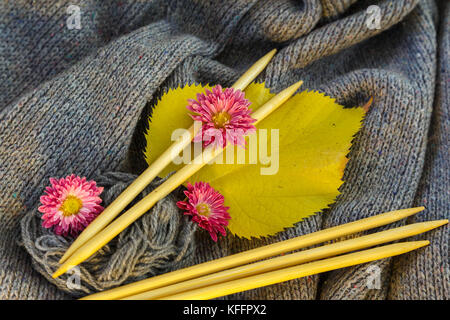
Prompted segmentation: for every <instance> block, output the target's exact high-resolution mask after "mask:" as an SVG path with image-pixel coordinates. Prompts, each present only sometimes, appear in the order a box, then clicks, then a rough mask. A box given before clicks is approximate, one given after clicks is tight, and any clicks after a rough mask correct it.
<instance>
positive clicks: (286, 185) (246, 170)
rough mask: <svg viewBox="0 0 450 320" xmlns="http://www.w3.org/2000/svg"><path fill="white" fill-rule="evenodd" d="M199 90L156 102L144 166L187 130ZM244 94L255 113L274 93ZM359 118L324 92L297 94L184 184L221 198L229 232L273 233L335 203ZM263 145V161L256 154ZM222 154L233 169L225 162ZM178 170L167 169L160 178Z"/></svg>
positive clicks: (254, 87)
mask: <svg viewBox="0 0 450 320" xmlns="http://www.w3.org/2000/svg"><path fill="white" fill-rule="evenodd" d="M205 88H206V87H202V86H201V85H198V86H195V85H193V86H186V87H184V88H182V89H181V88H178V89H175V90H171V91H169V92H168V93H167V94H166V95H164V96H163V97H162V98H161V100H160V101H159V102H158V104H157V105H156V106H155V108H154V110H153V114H152V117H151V120H150V124H149V130H148V132H147V134H146V138H147V147H146V150H145V156H146V160H147V162H148V163H151V162H152V161H153V160H155V159H156V158H157V157H158V156H159V155H160V154H161V153H162V152H163V151H164V150H165V149H167V147H168V146H169V145H170V144H171V143H172V141H171V135H172V132H173V131H174V130H175V129H178V128H186V129H187V128H189V127H190V126H191V125H192V120H191V118H190V117H189V116H188V110H187V109H186V105H187V99H193V98H194V99H195V97H196V94H197V93H200V92H203V91H204V89H205ZM207 88H210V87H207ZM245 96H246V98H247V99H249V100H250V101H251V102H252V105H251V106H250V108H251V109H252V110H253V111H255V110H256V109H257V108H258V107H260V106H261V105H262V104H263V103H264V102H266V101H268V100H269V99H270V98H271V97H273V96H274V94H272V93H270V91H269V89H267V88H265V87H264V84H258V83H252V84H251V85H250V86H249V87H248V88H247V89H246V90H245ZM364 114H365V111H364V109H363V108H361V107H356V108H344V107H342V106H340V105H339V104H337V103H336V102H335V100H334V99H332V98H330V97H327V96H325V95H324V94H323V93H318V92H313V91H303V92H301V93H299V94H296V95H295V96H293V97H292V98H291V99H290V100H289V101H288V102H286V103H285V104H284V105H283V106H281V107H280V108H279V109H277V110H276V111H275V112H273V113H272V114H271V115H269V116H268V117H267V118H266V119H264V120H263V121H261V122H260V123H258V124H257V126H256V127H257V129H258V130H257V133H256V134H254V135H253V136H252V137H248V138H247V142H248V145H247V148H246V149H245V150H244V149H240V150H239V148H240V147H234V146H230V147H229V148H228V149H230V150H226V151H225V152H224V153H223V163H224V164H217V163H214V164H208V165H206V166H205V167H203V168H202V169H201V170H200V171H198V172H197V173H196V174H195V175H194V176H192V177H191V178H190V179H189V182H191V183H194V182H197V181H205V182H208V183H209V184H210V185H211V186H212V187H213V188H214V189H216V190H217V191H219V192H220V193H222V194H223V196H224V197H225V205H226V206H229V207H230V210H229V213H230V216H231V220H230V223H229V225H228V229H229V231H230V232H231V233H233V234H235V235H237V236H240V237H245V238H251V237H262V236H269V235H273V234H275V233H277V232H280V231H282V230H284V229H285V228H288V227H291V226H293V225H294V224H295V223H297V222H299V221H301V220H302V219H303V218H306V217H308V216H310V215H313V214H315V213H318V212H320V211H321V210H323V209H325V208H327V207H328V206H329V205H330V204H332V203H333V202H334V201H335V199H336V197H337V195H338V194H339V191H338V189H339V187H340V186H341V184H342V183H343V181H342V180H341V179H342V176H343V171H344V168H345V165H346V163H347V160H348V159H347V158H346V155H347V154H348V152H349V149H350V146H351V141H352V139H353V136H354V135H355V134H356V133H357V132H358V130H359V128H360V127H361V121H362V119H363V117H364ZM261 129H266V130H261ZM264 132H266V133H264ZM264 137H266V138H267V139H266V140H264V139H263V140H260V139H262V138H264ZM256 142H257V143H256ZM264 146H266V148H265V149H267V155H266V157H264V156H265V154H264V152H263V154H262V155H261V154H259V153H260V152H261V150H263V149H264V148H263V147H264ZM255 151H256V152H255ZM227 153H228V156H229V159H233V161H232V164H226V163H228V162H227V161H226V157H227V155H226V154H227ZM255 154H256V163H254V162H255V161H253V162H252V161H250V160H255ZM238 155H239V159H238ZM270 159H271V160H270ZM238 160H241V164H239V162H238ZM264 160H266V162H264ZM178 168H179V166H177V165H175V164H171V165H170V166H168V167H167V168H166V170H164V171H163V172H162V173H161V175H160V176H162V177H164V176H166V175H167V174H168V173H170V172H172V171H175V170H177V169H178ZM262 173H264V174H262Z"/></svg>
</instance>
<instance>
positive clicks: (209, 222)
mask: <svg viewBox="0 0 450 320" xmlns="http://www.w3.org/2000/svg"><path fill="white" fill-rule="evenodd" d="M184 194H185V195H186V197H187V199H186V200H185V201H178V202H177V206H178V207H179V208H180V209H182V210H185V212H184V214H185V215H189V216H191V217H192V221H194V222H196V223H197V224H198V225H199V226H200V227H201V228H203V229H205V230H207V231H209V234H210V235H211V238H212V239H213V240H214V241H217V233H220V234H222V235H223V236H226V230H225V227H226V226H227V225H228V220H230V219H231V217H230V215H229V214H228V209H229V207H225V206H224V200H225V199H224V197H223V195H221V194H220V193H219V192H218V191H216V190H214V189H213V188H212V187H211V186H210V185H209V184H208V183H206V182H197V183H195V184H194V185H191V184H190V183H188V184H187V190H186V191H184Z"/></svg>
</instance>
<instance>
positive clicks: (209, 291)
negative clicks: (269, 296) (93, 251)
mask: <svg viewBox="0 0 450 320" xmlns="http://www.w3.org/2000/svg"><path fill="white" fill-rule="evenodd" d="M429 243H430V242H429V241H412V242H402V243H396V244H390V245H386V246H382V247H378V248H374V249H369V250H363V251H359V252H355V253H350V254H346V255H343V256H338V257H334V258H329V259H324V260H319V261H315V262H310V263H306V264H301V265H298V266H294V267H289V268H284V269H279V270H275V271H271V272H266V273H262V274H258V275H254V276H250V277H247V278H242V279H237V280H232V281H228V282H224V283H219V284H215V285H211V286H208V287H203V288H198V289H194V290H191V291H185V292H181V293H178V294H174V295H171V296H165V297H163V298H161V300H204V299H213V298H217V297H222V296H226V295H229V294H232V293H236V292H242V291H246V290H251V289H255V288H260V287H265V286H268V285H271V284H275V283H280V282H284V281H288V280H293V279H297V278H301V277H305V276H309V275H313V274H318V273H322V272H326V271H330V270H336V269H340V268H345V267H349V266H354V265H357V264H361V263H366V262H370V261H374V260H379V259H383V258H387V257H392V256H397V255H400V254H403V253H406V252H409V251H412V250H415V249H418V248H421V247H424V246H426V245H428V244H429Z"/></svg>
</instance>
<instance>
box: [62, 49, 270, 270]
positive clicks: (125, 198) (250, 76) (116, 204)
mask: <svg viewBox="0 0 450 320" xmlns="http://www.w3.org/2000/svg"><path fill="white" fill-rule="evenodd" d="M276 52H277V51H276V49H273V50H272V51H270V52H269V53H267V54H266V55H265V56H264V57H262V58H261V59H259V60H258V61H257V62H256V63H255V64H254V65H252V66H251V67H250V68H249V69H248V70H247V71H246V72H245V73H244V74H243V75H242V76H241V77H240V78H239V79H238V80H237V81H236V83H235V84H233V86H232V87H233V88H235V89H239V90H244V89H245V88H246V87H247V86H248V85H249V84H250V83H251V82H252V81H253V80H254V79H255V78H256V77H257V76H258V75H259V74H260V73H261V72H262V71H263V70H264V68H265V67H266V66H267V64H268V63H269V62H270V60H271V59H272V58H273V56H274V55H275V53H276ZM198 129H199V128H196V127H194V125H192V126H191V127H190V128H189V129H188V133H189V135H183V136H181V137H180V138H179V139H178V140H177V141H175V142H174V143H173V144H172V145H171V146H170V147H169V148H168V149H167V150H166V151H165V152H164V153H163V154H161V156H159V158H158V159H156V160H155V161H154V162H153V163H152V164H151V165H150V166H149V167H148V168H147V169H146V170H145V171H144V172H143V173H142V174H141V175H140V176H139V177H138V178H137V179H136V180H134V181H133V183H131V184H130V185H129V186H128V187H127V188H126V189H125V190H124V191H123V192H122V193H121V194H120V195H119V196H118V197H117V198H116V199H115V200H114V201H113V202H112V203H111V204H110V205H109V206H108V207H107V208H106V209H105V210H103V212H102V213H101V214H100V215H99V216H98V217H97V218H95V220H94V221H92V222H91V223H90V224H89V225H88V227H87V228H86V229H84V230H83V232H82V233H81V234H80V235H79V236H78V237H77V238H76V239H75V241H74V242H73V243H72V245H71V246H70V247H69V249H67V251H66V252H65V253H64V255H63V256H62V258H61V260H59V263H63V262H64V261H66V260H67V258H69V257H70V256H71V255H72V254H73V253H74V252H75V251H76V250H77V249H78V248H80V247H81V246H82V245H83V244H85V243H86V242H87V241H88V240H89V239H91V238H92V237H93V236H94V235H96V234H97V233H98V232H99V231H100V230H102V229H103V228H104V227H106V226H107V225H108V224H109V223H110V222H111V221H112V220H113V219H114V218H115V217H116V216H117V215H118V214H119V213H120V212H121V211H122V210H123V209H125V207H126V206H127V205H128V204H129V203H130V202H131V201H132V200H133V199H134V198H136V196H137V195H138V194H139V193H141V191H142V190H144V188H145V187H146V186H147V185H148V184H149V183H150V182H151V181H152V180H153V179H154V178H155V177H156V176H157V175H158V174H159V173H160V172H161V171H162V170H163V169H164V168H165V167H166V166H167V165H168V164H169V163H170V162H171V161H172V160H173V158H174V157H175V156H177V155H178V154H179V153H180V152H181V151H182V150H183V149H184V148H185V147H186V146H188V145H189V144H190V143H191V141H192V138H193V137H194V136H195V134H196V130H198Z"/></svg>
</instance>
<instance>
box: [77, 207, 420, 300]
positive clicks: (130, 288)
mask: <svg viewBox="0 0 450 320" xmlns="http://www.w3.org/2000/svg"><path fill="white" fill-rule="evenodd" d="M424 209H425V208H424V207H417V208H408V209H401V210H395V211H390V212H385V213H382V214H378V215H375V216H372V217H368V218H364V219H361V220H358V221H353V222H349V223H346V224H343V225H339V226H336V227H332V228H328V229H324V230H320V231H316V232H313V233H310V234H305V235H302V236H299V237H295V238H292V239H288V240H284V241H280V242H277V243H273V244H270V245H267V246H263V247H259V248H255V249H251V250H248V251H243V252H240V253H236V254H233V255H229V256H225V257H222V258H219V259H216V260H213V261H208V262H204V263H201V264H197V265H194V266H191V267H188V268H184V269H179V270H176V271H172V272H169V273H165V274H161V275H158V276H154V277H152V278H149V279H145V280H141V281H137V282H134V283H130V284H127V285H124V286H121V287H118V288H114V289H110V290H106V291H103V292H98V293H94V294H92V295H90V296H86V297H84V298H83V299H93V300H95V299H98V300H103V299H105V300H106V299H120V298H123V297H127V296H130V295H134V294H138V293H141V292H145V291H149V290H152V289H157V288H161V287H164V286H167V285H171V284H174V283H178V282H181V281H185V280H189V279H193V278H197V277H200V276H203V275H207V274H211V273H214V272H218V271H222V270H225V269H229V268H233V267H236V266H241V265H244V264H248V263H250V262H254V261H258V260H261V259H265V258H269V257H273V256H276V255H279V254H281V253H285V252H290V251H293V250H298V249H301V248H306V247H309V246H312V245H315V244H318V243H322V242H325V241H329V240H333V239H337V238H339V237H343V236H346V235H349V234H353V233H357V232H361V231H365V230H370V229H372V228H376V227H379V226H383V225H386V224H389V223H392V222H395V221H398V220H401V219H404V218H406V217H409V216H411V215H413V214H416V213H418V212H420V211H423V210H424Z"/></svg>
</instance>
